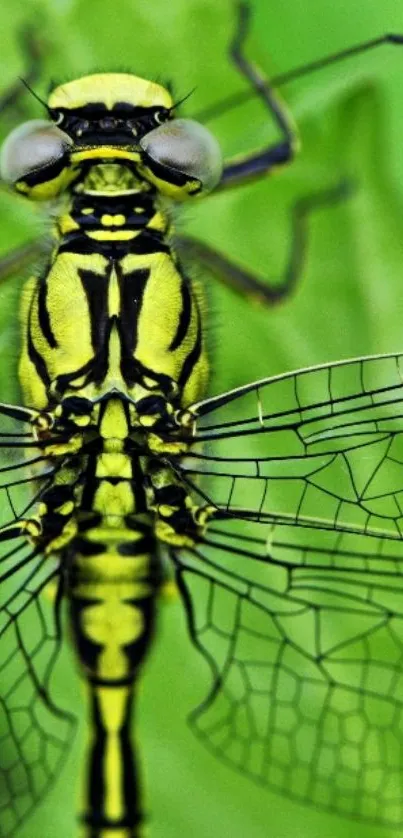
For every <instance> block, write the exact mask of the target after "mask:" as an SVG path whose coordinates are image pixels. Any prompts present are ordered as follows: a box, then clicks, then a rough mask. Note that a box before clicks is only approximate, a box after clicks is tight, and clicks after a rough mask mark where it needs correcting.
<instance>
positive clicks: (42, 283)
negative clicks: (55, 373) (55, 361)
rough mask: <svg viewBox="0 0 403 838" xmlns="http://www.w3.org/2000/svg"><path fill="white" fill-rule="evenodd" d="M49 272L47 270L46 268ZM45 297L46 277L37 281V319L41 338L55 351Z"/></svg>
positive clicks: (54, 339)
mask: <svg viewBox="0 0 403 838" xmlns="http://www.w3.org/2000/svg"><path fill="white" fill-rule="evenodd" d="M48 270H49V268H48ZM47 295H48V284H47V279H46V276H44V277H42V278H41V279H40V280H39V290H38V318H39V325H40V327H41V330H42V334H43V337H44V338H45V340H47V342H48V344H49V346H50V347H51V348H52V349H56V347H57V346H58V343H57V340H56V337H55V335H54V332H53V329H52V325H51V322H50V316H49V311H48V306H47Z"/></svg>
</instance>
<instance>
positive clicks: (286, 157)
mask: <svg viewBox="0 0 403 838" xmlns="http://www.w3.org/2000/svg"><path fill="white" fill-rule="evenodd" d="M250 16H251V7H250V5H249V3H245V2H241V3H240V4H239V6H238V23H237V28H236V32H235V36H234V38H233V41H232V43H231V46H230V56H231V59H232V61H233V62H234V64H235V66H236V67H237V69H238V70H239V72H240V73H241V74H242V75H243V76H244V78H246V79H247V81H248V82H249V84H250V85H251V87H252V89H253V90H255V91H256V94H257V96H259V98H260V99H261V101H262V102H263V104H264V105H265V107H266V108H267V109H268V111H269V113H270V114H271V116H272V117H273V119H274V121H275V123H276V125H277V126H278V128H279V129H280V131H281V134H282V139H281V141H280V142H278V143H276V144H275V145H271V144H270V145H269V146H267V147H265V148H263V149H260V150H259V151H256V152H253V153H249V154H246V155H243V156H237V157H235V158H233V159H229V160H227V161H226V162H225V163H224V169H223V173H222V178H221V181H220V183H219V185H218V187H217V188H216V189H215V190H214V194H216V193H217V191H220V192H222V191H223V189H227V188H229V187H233V186H242V185H243V184H245V183H250V181H251V180H253V179H255V178H259V177H261V176H262V175H265V174H268V173H269V172H271V171H272V170H273V169H275V168H277V167H278V166H282V165H285V164H286V163H289V162H290V161H291V160H292V159H293V157H294V155H295V154H296V152H297V151H298V148H299V139H298V132H297V129H296V126H295V124H294V120H293V118H292V116H291V115H290V114H289V112H288V110H287V108H286V106H285V104H284V103H283V102H282V100H281V99H280V97H279V95H278V94H277V93H275V92H274V90H273V88H272V87H271V86H270V83H269V82H268V81H267V79H266V78H265V77H264V75H262V73H261V72H260V70H259V69H258V68H257V67H255V66H254V64H252V63H251V62H250V61H249V60H248V59H247V58H246V56H245V55H244V44H245V40H246V37H247V34H248V29H249V22H250Z"/></svg>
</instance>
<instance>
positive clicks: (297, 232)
mask: <svg viewBox="0 0 403 838" xmlns="http://www.w3.org/2000/svg"><path fill="white" fill-rule="evenodd" d="M350 192H351V189H350V185H349V184H348V183H346V182H342V183H340V184H338V186H336V187H333V188H329V189H324V190H322V191H320V192H316V193H314V194H311V195H307V196H305V197H303V198H299V199H298V200H297V201H296V202H295V204H294V205H293V207H292V210H291V230H292V234H291V247H290V252H289V255H288V258H287V262H286V266H285V269H284V271H283V275H282V277H281V281H280V282H276V283H275V284H274V283H273V284H272V283H271V282H267V281H265V280H263V279H261V278H260V277H258V276H256V275H255V274H254V273H252V272H251V271H249V270H248V269H247V268H243V267H242V266H241V265H238V264H237V263H236V262H235V261H232V260H230V259H228V258H227V256H224V254H223V253H221V252H220V251H218V250H215V248H213V247H211V245H208V244H205V243H204V242H201V241H199V240H198V239H196V238H192V237H190V236H179V237H178V239H177V243H178V246H179V248H180V250H181V251H182V253H183V254H184V255H185V257H186V256H189V257H190V258H192V259H195V260H196V261H198V262H199V263H200V264H201V265H202V266H203V267H204V268H206V269H207V270H210V271H211V272H212V273H213V274H214V275H215V276H217V278H218V279H219V280H220V281H221V282H223V283H224V284H225V285H227V286H229V287H230V288H232V289H233V290H234V291H236V292H237V293H238V294H242V296H244V297H248V298H250V299H251V300H252V301H255V302H258V303H263V304H265V305H274V304H276V303H279V302H281V301H282V300H283V299H284V298H285V297H287V296H288V295H290V294H291V293H292V291H293V290H294V288H295V286H296V284H297V280H298V278H299V276H300V275H301V273H302V270H303V265H304V260H305V254H306V249H307V237H308V218H309V216H310V214H311V213H312V212H315V211H316V210H320V209H322V208H323V207H329V206H332V205H333V204H336V203H337V202H338V201H340V200H343V199H345V198H347V197H349V195H350Z"/></svg>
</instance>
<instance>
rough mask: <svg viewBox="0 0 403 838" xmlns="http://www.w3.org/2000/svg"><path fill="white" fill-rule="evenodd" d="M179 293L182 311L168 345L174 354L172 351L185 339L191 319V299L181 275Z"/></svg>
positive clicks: (187, 285) (187, 286)
mask: <svg viewBox="0 0 403 838" xmlns="http://www.w3.org/2000/svg"><path fill="white" fill-rule="evenodd" d="M180 292H181V297H182V309H181V313H180V315H179V321H178V328H177V330H176V334H175V335H174V337H173V339H172V341H171V343H170V345H169V349H170V351H171V352H174V350H175V349H177V348H178V346H180V345H181V343H182V341H183V340H184V339H185V337H186V335H187V331H188V328H189V325H190V319H191V312H192V297H191V294H190V289H189V282H188V280H187V279H186V277H185V276H184V275H183V274H182V282H181V288H180Z"/></svg>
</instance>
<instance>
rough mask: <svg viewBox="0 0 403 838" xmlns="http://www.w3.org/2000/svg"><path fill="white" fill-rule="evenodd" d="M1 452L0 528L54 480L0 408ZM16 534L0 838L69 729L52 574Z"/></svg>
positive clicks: (0, 667)
mask: <svg viewBox="0 0 403 838" xmlns="http://www.w3.org/2000/svg"><path fill="white" fill-rule="evenodd" d="M0 453H1V461H0V524H1V526H4V525H6V524H13V523H15V524H18V521H19V520H20V519H21V518H22V517H24V516H25V515H26V514H27V513H30V511H31V508H32V507H33V506H34V504H35V502H36V501H37V500H39V499H40V497H41V495H42V493H43V491H44V489H45V488H46V487H47V486H48V485H49V483H50V482H51V480H52V478H53V475H54V473H55V468H54V466H51V465H50V464H49V463H47V462H46V460H45V458H44V457H43V455H42V453H41V449H40V446H38V444H37V443H36V442H35V440H33V437H32V429H31V427H30V425H29V411H25V410H24V409H19V408H12V407H9V406H6V405H0ZM16 533H17V528H15V529H14V530H12V531H10V533H9V534H8V533H7V534H5V533H4V532H3V533H2V534H1V535H2V538H1V541H0V836H1V838H6V836H9V835H14V832H15V830H16V828H17V827H18V825H19V824H20V823H21V822H22V821H23V820H24V819H25V817H26V816H27V815H28V814H29V813H30V811H31V810H32V808H33V807H34V806H35V805H36V803H37V802H38V801H39V800H40V799H41V797H42V796H43V795H44V793H45V792H46V791H47V789H48V788H49V785H50V783H51V781H52V779H53V778H54V777H55V776H56V774H57V772H58V770H59V768H60V767H61V765H62V762H63V759H64V757H65V755H66V754H67V751H68V748H69V745H70V742H71V739H72V731H73V727H74V724H75V722H74V719H73V717H72V716H71V715H69V714H68V713H66V712H63V711H62V710H60V709H59V708H58V707H57V705H56V704H55V703H54V702H53V700H52V698H51V693H50V677H51V673H52V669H53V666H54V664H55V661H56V658H57V654H58V651H59V647H60V644H61V636H60V627H59V623H58V599H57V597H56V599H55V595H54V592H53V602H52V601H51V599H52V597H51V595H50V593H49V591H50V588H51V587H52V586H53V588H54V587H55V586H56V587H57V585H58V579H59V568H58V566H57V564H56V562H54V561H53V560H52V559H50V558H46V559H45V558H44V557H43V556H41V555H38V554H37V552H36V550H35V549H33V548H32V546H30V544H29V543H28V542H27V540H26V539H24V538H22V537H20V536H17V535H16ZM8 535H9V537H8Z"/></svg>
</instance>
